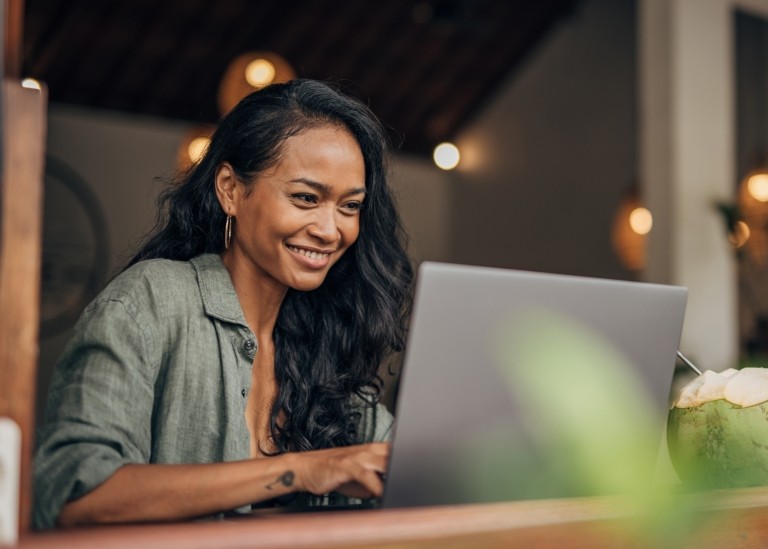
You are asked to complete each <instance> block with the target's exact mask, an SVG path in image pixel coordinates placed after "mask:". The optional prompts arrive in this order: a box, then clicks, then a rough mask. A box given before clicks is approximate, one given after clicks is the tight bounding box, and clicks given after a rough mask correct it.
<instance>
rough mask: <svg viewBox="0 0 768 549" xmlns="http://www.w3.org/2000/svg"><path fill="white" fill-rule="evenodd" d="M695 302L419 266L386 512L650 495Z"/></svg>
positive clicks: (654, 292) (507, 273)
mask: <svg viewBox="0 0 768 549" xmlns="http://www.w3.org/2000/svg"><path fill="white" fill-rule="evenodd" d="M686 299H687V290H686V289H685V288H681V287H675V286H665V285H656V284H646V283H638V282H627V281H615V280H605V279H595V278H586V277H576V276H567V275H554V274H544V273H533V272H523V271H514V270H506V269H496V268H486V267H470V266H460V265H451V264H441V263H431V262H426V263H423V264H422V265H421V267H420V269H419V275H418V283H417V290H416V299H415V304H414V313H413V317H412V320H411V327H410V331H409V340H408V345H407V348H406V356H405V362H404V366H403V372H402V377H401V381H400V388H399V392H398V401H397V409H396V422H397V423H396V427H395V432H394V442H393V447H392V456H391V460H390V465H389V470H388V474H387V485H386V489H385V493H384V498H383V505H384V506H385V507H403V506H415V505H437V504H457V503H475V502H489V501H505V500H517V499H537V498H552V497H571V496H586V495H599V494H608V493H621V492H625V491H629V490H632V489H633V487H634V486H635V485H636V484H639V483H644V482H649V481H650V480H651V478H652V476H653V471H654V469H655V465H656V458H657V455H658V449H659V443H660V442H661V440H662V435H663V432H664V425H665V420H666V416H667V410H668V402H669V391H670V386H671V382H672V374H673V371H674V365H675V357H676V351H677V347H678V344H679V341H680V334H681V330H682V324H683V318H684V314H685V305H686Z"/></svg>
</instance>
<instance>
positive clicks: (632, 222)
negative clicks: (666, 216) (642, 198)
mask: <svg viewBox="0 0 768 549" xmlns="http://www.w3.org/2000/svg"><path fill="white" fill-rule="evenodd" d="M629 226H630V227H631V228H632V230H633V231H634V232H636V233H637V234H639V235H646V234H648V233H649V232H651V228H653V216H652V215H651V212H650V211H649V210H648V208H643V207H642V206H641V207H638V208H635V209H634V210H632V211H631V212H630V214H629Z"/></svg>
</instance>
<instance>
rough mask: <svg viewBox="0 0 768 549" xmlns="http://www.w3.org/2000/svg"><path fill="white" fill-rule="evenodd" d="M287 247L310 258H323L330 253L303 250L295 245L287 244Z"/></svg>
mask: <svg viewBox="0 0 768 549" xmlns="http://www.w3.org/2000/svg"><path fill="white" fill-rule="evenodd" d="M288 249H289V250H291V251H292V252H295V253H297V254H301V255H303V256H305V257H308V258H310V259H325V258H327V257H328V256H329V255H331V254H324V253H320V252H311V251H309V250H304V249H302V248H296V247H295V246H288Z"/></svg>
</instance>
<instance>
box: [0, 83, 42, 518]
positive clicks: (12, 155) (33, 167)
mask: <svg viewBox="0 0 768 549" xmlns="http://www.w3.org/2000/svg"><path fill="white" fill-rule="evenodd" d="M2 87H3V89H2V100H3V105H2V107H3V129H2V131H3V134H2V135H3V139H2V142H3V145H4V146H3V164H2V165H3V169H2V180H1V181H0V191H1V193H0V222H1V224H0V417H10V418H11V419H13V420H14V421H15V422H16V423H17V424H18V425H19V426H20V427H21V433H22V442H21V483H20V488H19V496H20V505H19V532H21V533H24V532H25V531H27V530H28V529H29V524H30V511H31V503H32V498H31V494H32V476H31V467H30V466H31V462H32V450H33V444H34V432H35V417H34V415H35V393H36V390H35V383H36V378H37V375H36V374H37V359H38V326H39V316H40V312H39V310H40V264H41V256H42V243H41V240H42V215H43V165H44V158H45V155H44V150H45V131H46V103H47V101H46V100H47V93H46V90H45V88H44V89H43V90H42V91H38V90H34V89H27V88H23V87H22V86H21V83H20V82H19V81H18V80H9V79H6V80H4V81H3V82H2Z"/></svg>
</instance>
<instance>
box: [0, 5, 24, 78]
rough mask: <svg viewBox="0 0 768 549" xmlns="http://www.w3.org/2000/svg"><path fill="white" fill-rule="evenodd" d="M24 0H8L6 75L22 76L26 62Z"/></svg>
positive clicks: (4, 47)
mask: <svg viewBox="0 0 768 549" xmlns="http://www.w3.org/2000/svg"><path fill="white" fill-rule="evenodd" d="M23 35H24V0H6V10H5V32H4V33H3V40H4V45H3V51H4V53H5V59H4V62H5V76H8V77H11V78H21V70H22V66H23V64H24V40H23Z"/></svg>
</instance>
